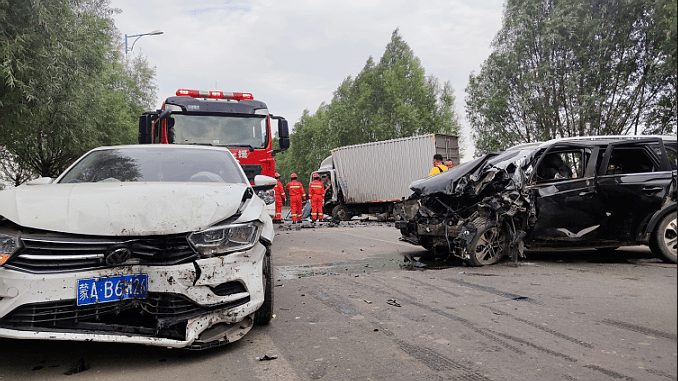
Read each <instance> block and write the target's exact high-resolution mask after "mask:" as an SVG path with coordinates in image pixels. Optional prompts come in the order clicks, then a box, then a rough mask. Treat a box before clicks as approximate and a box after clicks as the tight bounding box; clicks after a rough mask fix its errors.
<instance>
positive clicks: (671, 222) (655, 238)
mask: <svg viewBox="0 0 678 381" xmlns="http://www.w3.org/2000/svg"><path fill="white" fill-rule="evenodd" d="M677 230H678V229H677V228H676V212H673V213H669V214H667V215H666V216H664V218H662V220H661V221H660V222H659V224H658V225H657V227H656V228H655V230H654V231H653V232H652V237H651V238H650V250H652V253H653V254H654V255H656V256H657V257H658V258H660V259H661V260H663V261H664V262H670V263H676V231H677Z"/></svg>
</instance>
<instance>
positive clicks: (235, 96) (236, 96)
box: [177, 89, 254, 101]
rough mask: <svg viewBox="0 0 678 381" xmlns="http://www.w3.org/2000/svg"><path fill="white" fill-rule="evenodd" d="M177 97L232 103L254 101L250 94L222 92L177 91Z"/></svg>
mask: <svg viewBox="0 0 678 381" xmlns="http://www.w3.org/2000/svg"><path fill="white" fill-rule="evenodd" d="M177 96H180V97H182V96H183V97H193V98H211V99H230V100H234V101H242V100H245V99H254V95H252V93H237V92H233V93H226V92H223V91H215V90H212V91H203V90H186V89H179V90H177Z"/></svg>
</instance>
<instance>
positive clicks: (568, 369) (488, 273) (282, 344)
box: [0, 222, 678, 381]
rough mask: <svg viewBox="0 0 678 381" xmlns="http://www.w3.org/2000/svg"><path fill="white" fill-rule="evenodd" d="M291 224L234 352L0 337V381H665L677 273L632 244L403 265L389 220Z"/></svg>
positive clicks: (672, 372) (403, 248)
mask: <svg viewBox="0 0 678 381" xmlns="http://www.w3.org/2000/svg"><path fill="white" fill-rule="evenodd" d="M290 228H291V225H289V224H285V225H282V226H281V225H279V226H277V227H276V229H277V234H276V239H275V242H274V252H273V255H274V256H273V265H274V270H275V275H274V276H275V279H276V281H275V286H276V287H275V318H274V319H273V321H272V322H271V324H270V325H268V326H265V327H255V328H254V329H253V330H252V331H251V332H250V333H249V334H248V335H247V336H245V338H243V339H241V340H240V341H238V342H236V343H233V344H230V345H227V346H225V347H221V348H217V349H214V350H208V351H202V352H190V351H184V350H168V349H163V348H151V347H144V346H134V345H111V344H100V343H71V342H55V341H28V340H27V341H19V340H0V348H1V349H2V352H3V360H2V361H0V378H2V379H9V380H22V379H26V380H29V379H30V380H32V379H70V380H96V379H98V380H159V379H163V380H187V379H204V380H317V379H323V380H525V381H530V380H535V381H536V380H540V381H541V380H639V381H641V380H642V381H645V380H676V379H677V371H676V365H677V358H678V355H677V352H678V350H677V339H676V330H677V329H676V328H677V327H676V325H677V312H676V310H677V305H676V298H677V296H676V286H677V285H676V278H677V274H676V265H673V264H665V263H662V262H660V261H658V260H656V259H653V258H652V257H651V255H650V253H649V250H647V249H646V248H644V247H634V248H628V249H623V250H617V251H615V252H613V253H601V252H597V251H579V252H556V253H534V252H528V258H527V259H523V260H521V261H520V262H519V263H518V264H517V265H513V264H510V263H508V262H503V263H500V264H498V265H494V266H488V267H483V268H469V267H465V266H463V265H462V263H461V262H459V261H457V260H453V259H451V260H448V261H446V262H442V261H439V262H425V263H426V264H427V267H426V268H425V269H418V268H414V269H408V268H401V264H402V263H403V254H407V253H409V254H413V255H416V254H420V253H422V249H420V248H418V247H415V246H412V245H410V244H407V243H403V242H399V241H398V236H399V234H398V231H397V230H396V229H394V228H393V227H392V226H389V225H388V224H375V223H360V222H351V223H350V224H346V223H342V224H340V226H339V227H328V226H327V225H326V224H324V225H322V226H321V227H316V228H313V229H312V228H303V229H301V230H296V229H290ZM265 355H268V356H277V358H275V359H272V360H269V361H259V360H257V357H262V356H265ZM78 370H79V372H74V371H78ZM69 371H71V372H70V373H72V374H70V375H65V374H64V373H69Z"/></svg>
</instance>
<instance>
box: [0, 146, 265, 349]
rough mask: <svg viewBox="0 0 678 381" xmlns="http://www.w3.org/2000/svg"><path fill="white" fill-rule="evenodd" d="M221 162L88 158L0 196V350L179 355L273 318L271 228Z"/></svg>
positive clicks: (149, 156)
mask: <svg viewBox="0 0 678 381" xmlns="http://www.w3.org/2000/svg"><path fill="white" fill-rule="evenodd" d="M274 185H275V179H273V178H270V177H266V176H257V178H256V179H255V185H254V186H251V185H250V184H249V183H248V181H247V178H246V177H245V173H244V172H243V170H242V168H241V167H240V166H239V165H238V163H237V161H236V160H235V159H234V157H233V155H232V154H231V153H230V152H229V151H228V149H226V148H218V147H204V146H177V145H155V146H150V145H136V146H115V147H101V148H97V149H94V150H92V151H90V152H88V153H87V154H85V155H84V156H82V157H81V158H80V159H79V160H77V161H76V162H75V163H74V164H73V165H71V166H70V167H69V168H68V169H67V170H66V171H65V172H64V173H63V174H62V175H61V176H59V177H58V178H56V179H54V180H52V179H50V178H40V179H37V180H34V181H32V182H29V183H27V184H25V185H22V186H19V187H17V188H14V189H9V190H4V191H0V337H5V338H14V339H52V340H79V341H101V342H124V343H138V344H146V345H156V346H163V347H183V348H190V349H204V348H210V347H214V346H218V345H222V344H226V343H229V342H233V341H236V340H238V339H240V338H241V337H242V336H244V335H245V334H246V333H247V332H248V331H249V330H250V329H251V328H252V325H253V324H267V323H268V322H269V321H270V320H271V317H272V313H273V285H272V278H271V272H272V269H271V264H270V263H271V260H270V256H271V244H272V242H273V236H274V233H273V225H272V222H271V218H270V216H269V215H268V213H267V212H266V210H265V204H264V202H263V201H262V200H261V199H259V197H257V196H256V193H257V192H258V191H260V190H266V189H270V188H272V187H273V186H274Z"/></svg>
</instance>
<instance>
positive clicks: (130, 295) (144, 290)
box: [76, 274, 148, 306]
mask: <svg viewBox="0 0 678 381" xmlns="http://www.w3.org/2000/svg"><path fill="white" fill-rule="evenodd" d="M76 292H77V299H78V305H79V306H85V305H88V304H95V303H106V302H113V301H116V300H125V299H143V298H146V297H147V296H148V275H147V274H134V275H120V276H110V277H105V278H91V279H78V288H77V290H76Z"/></svg>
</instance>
